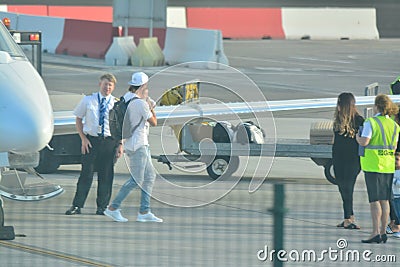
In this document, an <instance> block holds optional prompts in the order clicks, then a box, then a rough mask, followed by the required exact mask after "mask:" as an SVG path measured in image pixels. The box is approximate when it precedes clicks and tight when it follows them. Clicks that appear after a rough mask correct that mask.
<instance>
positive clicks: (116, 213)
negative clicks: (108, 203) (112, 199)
mask: <svg viewBox="0 0 400 267" xmlns="http://www.w3.org/2000/svg"><path fill="white" fill-rule="evenodd" d="M104 215H106V216H107V217H110V218H111V219H113V220H114V221H116V222H127V221H128V219H127V218H124V217H122V215H121V210H120V209H116V210H110V209H109V208H107V209H106V210H105V211H104Z"/></svg>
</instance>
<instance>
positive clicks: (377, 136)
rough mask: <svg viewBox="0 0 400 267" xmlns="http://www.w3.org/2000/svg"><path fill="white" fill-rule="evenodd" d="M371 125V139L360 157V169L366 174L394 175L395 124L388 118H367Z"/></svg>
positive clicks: (397, 132) (397, 130) (396, 128)
mask: <svg viewBox="0 0 400 267" xmlns="http://www.w3.org/2000/svg"><path fill="white" fill-rule="evenodd" d="M366 121H369V122H370V123H371V127H372V137H371V140H370V141H369V144H368V145H367V146H366V147H365V153H364V156H361V157H360V162H361V168H362V170H363V171H366V172H378V173H394V171H395V157H394V154H395V150H396V140H397V136H398V135H399V131H400V129H399V127H398V125H397V123H396V122H395V121H394V120H392V119H391V118H389V117H386V116H377V117H372V118H368V119H367V120H366Z"/></svg>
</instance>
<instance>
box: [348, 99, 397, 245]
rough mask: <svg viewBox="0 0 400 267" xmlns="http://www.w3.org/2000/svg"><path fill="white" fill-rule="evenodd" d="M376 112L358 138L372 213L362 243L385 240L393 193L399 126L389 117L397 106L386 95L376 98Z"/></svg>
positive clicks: (365, 123) (395, 112) (395, 111)
mask: <svg viewBox="0 0 400 267" xmlns="http://www.w3.org/2000/svg"><path fill="white" fill-rule="evenodd" d="M374 111H375V113H376V115H375V116H374V117H372V118H368V119H367V120H366V121H365V122H364V125H363V130H362V133H361V136H360V135H357V136H356V139H357V142H358V143H359V145H360V146H362V147H363V148H364V151H363V153H362V155H360V162H361V169H362V170H363V171H364V175H365V183H366V185H367V191H368V200H369V204H370V209H371V217H372V228H373V229H372V234H371V236H370V237H369V238H368V239H366V240H361V242H363V243H381V242H383V243H386V241H387V235H386V226H387V224H388V218H389V212H390V206H389V200H390V198H391V196H392V182H393V174H394V172H395V150H396V146H397V141H398V137H399V132H400V126H399V125H398V124H397V123H396V122H395V121H394V120H393V119H392V118H391V116H393V115H396V114H397V113H398V112H399V108H398V107H397V106H396V105H395V104H394V103H393V102H392V101H391V99H390V98H389V97H388V96H387V95H383V94H380V95H378V96H376V98H375V105H374Z"/></svg>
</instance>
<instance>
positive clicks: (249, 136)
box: [234, 121, 265, 145]
mask: <svg viewBox="0 0 400 267" xmlns="http://www.w3.org/2000/svg"><path fill="white" fill-rule="evenodd" d="M264 137H265V133H264V131H263V130H262V129H261V128H260V127H259V126H258V125H256V124H254V122H252V121H246V122H243V123H242V122H241V123H239V124H238V125H237V126H236V132H235V138H234V140H235V142H238V143H240V144H243V145H244V144H249V143H252V144H264Z"/></svg>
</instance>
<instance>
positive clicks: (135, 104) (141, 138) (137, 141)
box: [124, 92, 153, 151]
mask: <svg viewBox="0 0 400 267" xmlns="http://www.w3.org/2000/svg"><path fill="white" fill-rule="evenodd" d="M125 96H126V97H127V98H125ZM125 96H124V99H125V100H126V101H128V100H129V99H131V98H133V97H135V96H137V95H136V94H134V93H131V92H128V93H126V94H125ZM125 116H129V122H130V129H133V128H134V127H135V126H136V125H138V124H139V122H140V124H139V126H138V127H137V128H136V130H135V131H134V132H133V135H132V136H131V137H130V138H128V139H126V140H125V142H124V147H125V149H126V150H130V151H136V150H137V149H138V148H140V147H141V146H146V145H148V144H149V138H148V136H149V128H150V124H149V122H148V121H147V120H148V119H150V118H151V117H152V116H153V114H152V113H151V111H150V108H149V105H148V104H147V102H146V101H145V100H143V99H135V100H132V101H131V102H130V103H129V105H128V108H127V110H126V115H125ZM141 118H142V121H140V119H141Z"/></svg>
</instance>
